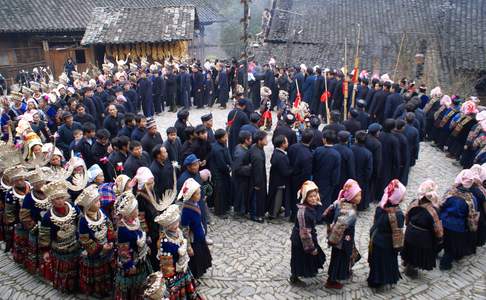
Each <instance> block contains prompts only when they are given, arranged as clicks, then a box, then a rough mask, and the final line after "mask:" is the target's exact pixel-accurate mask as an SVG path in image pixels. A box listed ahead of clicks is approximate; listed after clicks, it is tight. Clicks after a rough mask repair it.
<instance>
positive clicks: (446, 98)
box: [440, 95, 452, 107]
mask: <svg viewBox="0 0 486 300" xmlns="http://www.w3.org/2000/svg"><path fill="white" fill-rule="evenodd" d="M440 105H441V106H442V105H445V106H447V107H449V106H451V105H452V100H451V97H449V96H448V95H444V96H442V98H441V99H440Z"/></svg>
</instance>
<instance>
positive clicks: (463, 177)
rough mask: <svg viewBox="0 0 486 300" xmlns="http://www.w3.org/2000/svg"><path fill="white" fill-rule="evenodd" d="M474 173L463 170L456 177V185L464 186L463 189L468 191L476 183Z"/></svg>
mask: <svg viewBox="0 0 486 300" xmlns="http://www.w3.org/2000/svg"><path fill="white" fill-rule="evenodd" d="M474 177H475V176H474V173H473V172H472V171H471V170H469V169H465V170H462V171H461V172H460V173H459V174H458V175H457V177H456V180H455V183H456V184H462V186H463V187H465V188H466V189H468V188H470V187H471V186H472V185H473V183H474Z"/></svg>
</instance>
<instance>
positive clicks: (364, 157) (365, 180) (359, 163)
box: [351, 130, 373, 211]
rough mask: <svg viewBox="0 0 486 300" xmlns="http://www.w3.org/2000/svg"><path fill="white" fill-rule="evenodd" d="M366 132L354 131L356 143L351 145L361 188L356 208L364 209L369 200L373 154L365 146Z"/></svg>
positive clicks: (367, 205)
mask: <svg viewBox="0 0 486 300" xmlns="http://www.w3.org/2000/svg"><path fill="white" fill-rule="evenodd" d="M366 136H367V134H366V132H365V131H362V130H360V131H358V132H356V136H355V140H356V143H355V144H354V145H352V146H351V150H352V151H353V154H354V158H355V163H356V181H358V184H359V186H360V187H361V189H362V190H363V192H362V199H361V202H360V203H359V205H358V210H360V211H361V210H365V209H367V208H368V207H369V204H370V202H371V190H370V182H371V178H372V177H371V176H372V174H373V154H372V153H371V151H370V150H368V149H367V148H366V145H365V142H366Z"/></svg>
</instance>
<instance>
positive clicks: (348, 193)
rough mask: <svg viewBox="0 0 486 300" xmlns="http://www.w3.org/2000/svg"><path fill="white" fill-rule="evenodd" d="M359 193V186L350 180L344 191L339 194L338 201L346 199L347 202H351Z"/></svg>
mask: <svg viewBox="0 0 486 300" xmlns="http://www.w3.org/2000/svg"><path fill="white" fill-rule="evenodd" d="M359 192H361V188H360V187H359V184H358V183H357V182H356V181H355V180H353V179H348V180H347V181H346V183H345V184H344V186H343V188H342V190H341V191H340V192H339V196H338V198H337V200H338V201H339V200H341V199H345V200H346V201H348V202H350V201H351V200H353V199H354V197H356V195H357V194H358V193H359Z"/></svg>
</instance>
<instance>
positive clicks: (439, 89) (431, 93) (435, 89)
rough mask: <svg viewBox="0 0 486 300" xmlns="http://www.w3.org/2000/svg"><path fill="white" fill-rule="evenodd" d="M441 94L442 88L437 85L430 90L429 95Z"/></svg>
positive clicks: (439, 95) (436, 95) (437, 95)
mask: <svg viewBox="0 0 486 300" xmlns="http://www.w3.org/2000/svg"><path fill="white" fill-rule="evenodd" d="M441 96H442V90H441V88H440V86H437V87H435V88H433V89H432V90H431V91H430V97H432V98H434V97H441Z"/></svg>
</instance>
